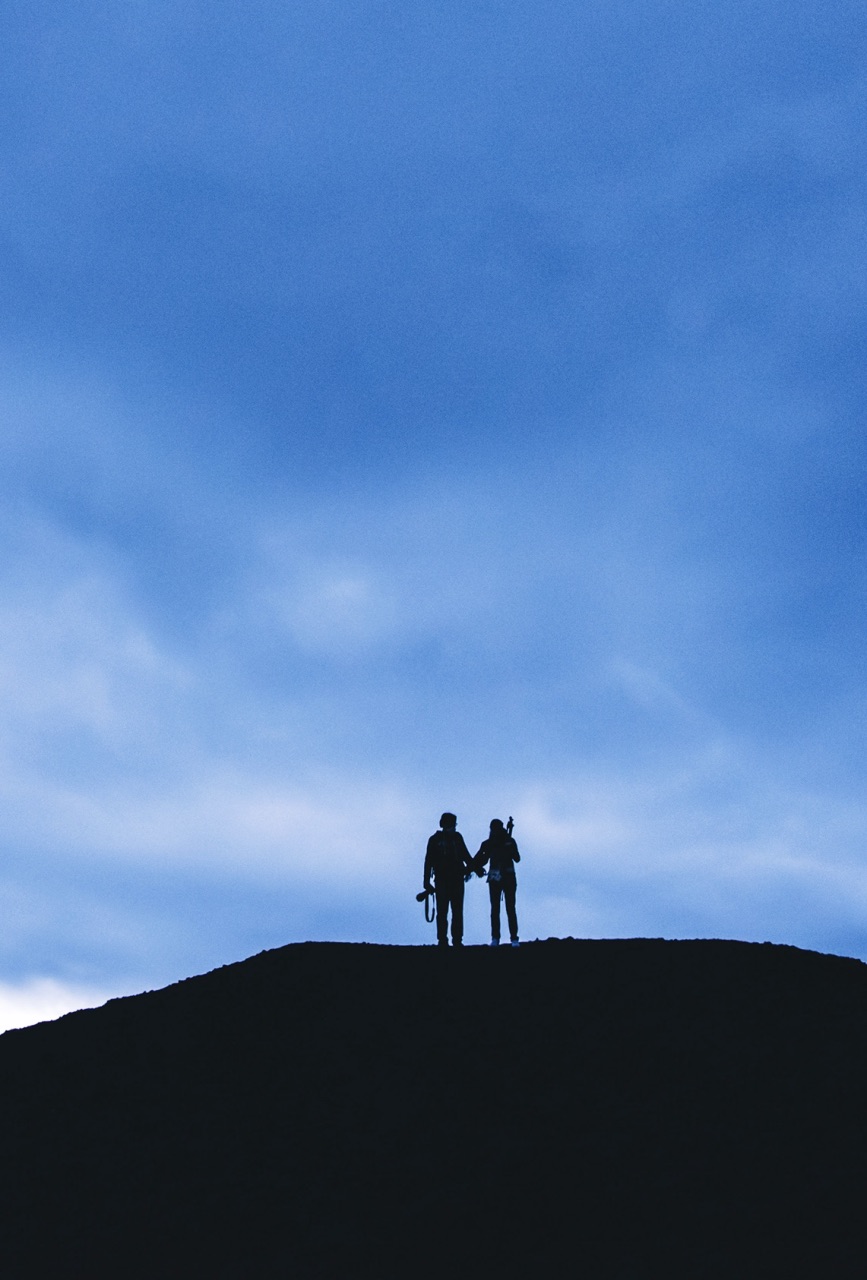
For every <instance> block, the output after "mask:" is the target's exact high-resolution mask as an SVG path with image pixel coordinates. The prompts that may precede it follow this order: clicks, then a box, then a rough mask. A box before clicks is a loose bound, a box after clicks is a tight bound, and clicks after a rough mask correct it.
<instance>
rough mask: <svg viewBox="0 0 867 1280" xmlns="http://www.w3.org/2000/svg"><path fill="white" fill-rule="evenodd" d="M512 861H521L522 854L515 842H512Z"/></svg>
mask: <svg viewBox="0 0 867 1280" xmlns="http://www.w3.org/2000/svg"><path fill="white" fill-rule="evenodd" d="M512 861H513V862H520V861H521V855H520V853H518V846H517V845H516V844H515V841H514V840H512Z"/></svg>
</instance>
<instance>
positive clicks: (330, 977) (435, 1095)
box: [0, 939, 867, 1280]
mask: <svg viewBox="0 0 867 1280" xmlns="http://www.w3.org/2000/svg"><path fill="white" fill-rule="evenodd" d="M0 1088H2V1092H0V1097H2V1114H0V1179H2V1186H0V1190H2V1194H0V1219H2V1220H0V1239H2V1242H3V1244H2V1257H3V1274H4V1276H8V1277H10V1280H12V1278H14V1277H18V1276H21V1277H26V1276H41V1277H44V1276H46V1275H57V1276H61V1275H62V1276H64V1277H78V1276H81V1277H85V1276H87V1277H94V1276H98V1275H111V1276H113V1277H118V1280H120V1278H121V1277H123V1278H124V1280H126V1278H127V1277H160V1280H171V1278H173V1277H178V1278H179V1280H180V1278H181V1277H184V1278H185V1280H186V1278H189V1277H203V1278H204V1277H208V1280H211V1278H213V1277H236V1276H237V1277H244V1278H245V1280H246V1278H247V1277H251V1278H252V1277H260V1276H261V1277H265V1276H267V1277H271V1276H273V1277H289V1276H291V1277H301V1278H305V1277H320V1276H321V1277H326V1276H328V1277H368V1276H370V1277H398V1276H400V1277H414V1276H427V1275H443V1274H448V1275H451V1276H453V1277H456V1278H457V1280H462V1278H463V1277H468V1278H469V1277H481V1276H494V1275H497V1276H516V1277H517V1276H528V1275H532V1274H535V1275H543V1274H545V1273H550V1274H552V1275H562V1274H573V1273H574V1274H582V1275H586V1276H588V1277H607V1276H612V1277H614V1276H616V1277H623V1278H624V1280H626V1278H627V1277H628V1278H629V1280H639V1278H640V1277H643V1276H645V1275H647V1276H650V1275H655V1274H666V1275H669V1276H678V1277H681V1276H682V1277H684V1278H686V1277H689V1278H690V1280H697V1278H699V1277H703V1276H708V1277H716V1276H720V1277H722V1276H727V1277H734V1276H737V1277H753V1276H755V1277H763V1280H764V1278H765V1277H773V1276H780V1277H783V1276H786V1277H791V1276H798V1275H810V1276H815V1275H820V1274H826V1275H834V1276H844V1275H853V1276H854V1275H861V1274H862V1273H863V1269H864V1265H865V1263H864V1261H863V1260H864V1258H865V1256H867V1254H865V1248H867V1229H865V1227H864V1225H863V1216H864V1210H863V1205H864V1202H865V1193H867V1143H865V1136H867V1101H865V1094H867V967H865V966H864V965H862V964H860V963H859V962H857V961H854V960H846V959H842V958H840V957H834V956H825V955H819V954H816V953H812V952H804V951H799V950H797V949H795V948H791V947H779V946H770V945H767V944H766V945H757V944H747V943H737V942H716V941H696V942H666V941H662V940H648V939H636V940H631V941H604V942H603V941H573V940H572V939H568V940H563V941H560V940H554V939H551V940H549V941H547V942H539V943H531V944H529V945H525V946H522V947H521V948H520V949H517V950H512V949H511V948H501V949H500V950H499V951H495V950H491V949H490V948H482V947H479V948H474V947H469V948H466V949H464V951H463V952H452V951H448V952H440V951H438V950H437V949H436V948H434V947H382V946H368V945H343V944H330V943H305V944H298V945H292V946H287V947H283V948H281V949H279V950H275V951H269V952H264V953H262V954H261V955H258V956H255V957H253V958H252V959H250V960H247V961H244V962H243V963H240V964H235V965H230V966H227V967H226V968H223V969H219V970H215V971H214V972H212V973H209V974H206V975H204V976H202V977H198V978H192V979H189V980H188V981H185V982H181V983H178V984H176V985H174V986H171V987H168V988H166V989H164V990H162V991H156V992H150V993H146V994H144V995H141V996H134V997H130V998H127V999H123V1000H114V1001H111V1002H109V1004H107V1005H106V1006H104V1007H103V1008H102V1009H97V1010H85V1011H82V1012H80V1013H76V1014H71V1015H68V1016H67V1017H65V1018H63V1019H61V1020H60V1021H58V1022H56V1023H46V1024H41V1025H39V1026H36V1027H30V1028H26V1029H24V1030H21V1031H14V1032H8V1033H7V1034H6V1035H5V1036H3V1037H2V1038H0Z"/></svg>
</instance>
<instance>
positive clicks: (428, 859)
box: [424, 836, 436, 889]
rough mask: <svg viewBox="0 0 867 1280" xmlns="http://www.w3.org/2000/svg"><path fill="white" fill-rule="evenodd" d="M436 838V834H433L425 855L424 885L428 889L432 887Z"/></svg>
mask: <svg viewBox="0 0 867 1280" xmlns="http://www.w3.org/2000/svg"><path fill="white" fill-rule="evenodd" d="M435 840H436V836H431V838H430V840H428V842H427V852H426V853H425V855H424V887H425V888H426V889H430V888H431V887H432V886H431V875H432V874H433V852H434V841H435Z"/></svg>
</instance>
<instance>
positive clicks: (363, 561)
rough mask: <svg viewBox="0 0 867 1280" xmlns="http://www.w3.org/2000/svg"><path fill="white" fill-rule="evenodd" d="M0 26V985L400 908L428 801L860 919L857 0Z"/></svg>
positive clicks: (29, 8) (558, 893) (565, 899)
mask: <svg viewBox="0 0 867 1280" xmlns="http://www.w3.org/2000/svg"><path fill="white" fill-rule="evenodd" d="M5 28H6V30H5V38H4V42H3V51H2V54H0V57H2V60H3V67H2V77H0V83H2V86H3V87H2V96H0V111H2V118H3V122H4V123H3V128H2V131H0V147H2V157H0V158H2V164H0V174H2V178H0V181H2V184H3V199H2V201H0V237H2V256H0V263H2V298H3V306H2V309H0V420H2V436H0V464H2V466H0V496H2V504H0V533H2V538H3V544H4V554H3V556H2V560H0V793H2V805H0V814H2V818H0V881H2V883H0V922H2V927H0V1023H2V1022H3V1019H4V1018H5V1019H6V1022H7V1024H11V1023H12V1022H14V1020H15V1019H18V1020H21V1019H22V1018H25V1017H29V1016H44V1015H45V1013H46V1011H54V1010H55V1009H56V1010H58V1011H59V1010H60V1009H61V1008H65V1007H73V1006H74V1005H76V1004H81V1003H82V1002H85V1001H87V1000H98V999H101V998H104V997H105V996H106V995H109V994H114V993H121V992H128V991H136V990H141V989H143V988H145V987H152V986H157V985H162V984H163V983H166V982H169V981H172V980H174V979H176V978H179V977H184V976H187V975H188V974H191V973H194V972H199V971H202V970H204V969H207V968H211V967H213V966H214V965H217V964H221V963H226V962H229V961H232V960H236V959H240V958H242V957H243V956H245V955H248V954H250V953H252V952H255V951H258V950H261V949H262V948H264V947H270V946H276V945H280V944H282V943H285V942H292V941H298V940H303V939H308V938H313V939H323V940H327V939H350V940H369V941H375V942H390V943H420V942H425V941H430V940H431V939H432V931H431V929H430V927H429V926H426V925H425V923H424V920H423V918H422V916H421V911H420V908H417V906H416V904H415V902H414V900H413V895H414V893H415V891H416V890H417V888H418V887H420V878H421V861H422V858H423V852H424V844H425V841H426V838H427V836H428V835H429V834H430V832H431V831H432V830H433V829H434V828H435V826H436V824H437V819H438V816H439V813H440V811H441V810H442V809H444V808H451V809H454V810H455V811H456V812H457V813H458V815H459V820H460V826H461V829H462V830H463V831H464V833H465V835H466V838H467V841H468V843H469V844H470V845H471V847H473V848H475V847H478V844H479V842H480V841H481V839H482V838H483V837H484V836H485V835H486V833H487V824H488V822H489V820H490V818H491V817H494V816H500V817H503V818H505V817H506V816H508V814H510V813H511V814H514V816H515V821H516V831H515V834H516V836H517V837H518V839H519V843H520V844H521V846H522V849H523V851H524V855H525V857H524V862H523V864H522V875H521V878H520V889H519V908H520V914H521V921H522V933H523V935H524V936H525V937H537V936H538V937H547V936H549V935H575V936H578V935H580V936H593V937H605V936H609V937H610V936H623V935H629V936H632V935H638V934H641V935H650V936H668V937H696V936H722V937H737V938H745V939H757V940H765V939H767V940H772V941H777V942H790V943H794V944H797V945H799V946H806V947H815V948H818V949H822V950H833V951H839V952H843V953H845V954H849V955H857V956H861V957H864V958H867V860H865V833H867V808H865V796H864V782H863V776H864V769H863V761H864V758H865V730H864V724H865V716H864V711H865V692H867V690H865V674H864V665H865V664H864V660H863V650H864V633H865V617H864V603H863V602H864V597H865V590H864V588H865V576H867V575H865V556H864V552H865V541H867V537H865V535H867V527H865V501H864V498H865V495H864V465H865V454H867V438H865V432H864V429H863V408H862V406H863V399H864V397H863V383H864V374H863V368H864V354H865V350H864V349H865V339H864V333H865V330H864V317H865V301H867V268H865V253H864V244H865V230H867V216H865V185H867V180H865V173H867V163H865V161H867V156H865V149H867V147H865V140H864V128H863V121H864V118H865V106H867V102H865V99H867V76H865V71H864V67H865V66H867V58H865V53H867V50H865V44H867V31H865V26H864V20H863V9H862V7H861V6H856V5H855V4H854V3H846V2H843V3H840V4H836V5H834V6H831V7H828V6H826V5H820V4H819V3H818V2H817V0H816V2H813V0H787V2H786V3H776V2H771V0H742V2H738V3H728V4H725V5H709V4H708V5H701V4H698V5H697V4H694V3H692V4H687V3H685V2H680V0H643V2H642V3H637V2H635V3H627V2H626V0H613V3H612V2H611V0H608V2H607V3H604V4H603V3H596V2H594V3H575V2H574V0H570V2H569V3H559V2H556V0H543V2H542V3H538V2H537V3H534V4H533V5H529V4H519V3H513V2H512V0H505V2H504V3H500V4H497V5H493V4H487V3H472V4H467V3H466V2H465V0H464V2H463V3H460V4H458V3H451V2H440V3H436V2H434V3H431V2H430V0H425V3H423V4H422V3H415V2H414V0H412V2H407V3H403V4H395V3H386V2H385V0H383V2H381V3H375V4H374V3H370V4H361V5H359V4H349V3H346V2H345V0H332V2H330V3H329V2H328V0H317V2H316V3H315V4H314V3H309V2H308V0H298V2H297V3H294V4H292V5H286V4H281V5H277V4H271V3H266V2H264V0H251V3H250V4H248V5H246V6H244V7H243V9H241V8H238V6H236V5H229V4H227V3H224V2H223V0H210V2H209V3H208V4H207V5H205V4H202V3H186V4H184V5H178V4H176V3H172V4H169V3H159V2H157V0H137V2H136V0H130V2H129V3H126V4H124V5H123V6H110V5H104V4H99V3H95V2H91V3H87V2H83V3H80V4H76V5H74V6H72V7H70V6H69V5H61V4H59V3H57V4H55V3H44V2H42V0H36V3H32V4H28V5H23V4H14V5H12V6H10V7H9V8H8V11H7V15H6V24H5ZM468 895H469V896H468V930H467V932H468V941H476V942H482V941H484V940H485V939H486V937H487V928H486V918H485V916H486V907H485V901H486V894H485V890H484V887H483V886H482V885H481V883H476V884H475V885H471V886H470V888H469V890H468ZM52 1002H53V1003H52ZM28 1010H29V1013H28Z"/></svg>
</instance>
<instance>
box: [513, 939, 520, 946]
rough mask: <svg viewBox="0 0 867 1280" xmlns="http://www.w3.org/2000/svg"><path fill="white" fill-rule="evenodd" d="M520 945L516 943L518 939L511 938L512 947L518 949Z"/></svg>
mask: <svg viewBox="0 0 867 1280" xmlns="http://www.w3.org/2000/svg"><path fill="white" fill-rule="evenodd" d="M520 945H521V944H520V942H519V941H518V939H517V938H513V939H512V946H513V947H520Z"/></svg>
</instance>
